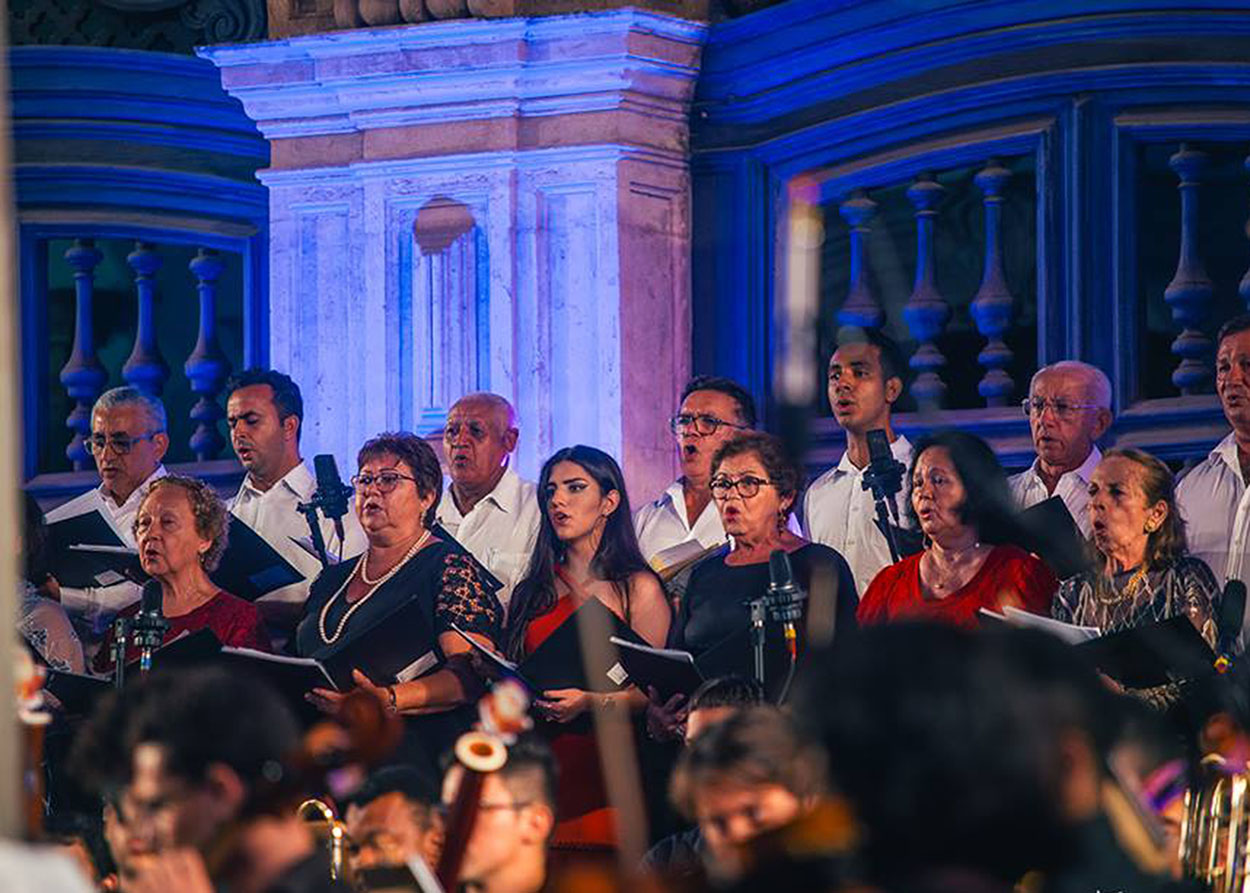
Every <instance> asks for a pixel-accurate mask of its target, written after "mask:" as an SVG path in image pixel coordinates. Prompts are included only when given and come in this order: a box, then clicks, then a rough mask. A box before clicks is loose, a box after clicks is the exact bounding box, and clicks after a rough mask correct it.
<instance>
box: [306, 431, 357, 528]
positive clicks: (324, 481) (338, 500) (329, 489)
mask: <svg viewBox="0 0 1250 893" xmlns="http://www.w3.org/2000/svg"><path fill="white" fill-rule="evenodd" d="M313 468H315V469H316V471H317V492H316V493H315V494H314V495H313V501H314V502H315V503H316V504H317V506H318V507H319V508H320V509H321V513H322V514H323V515H325V516H326V517H327V518H329V519H330V520H332V521H333V522H334V532H335V533H336V534H338V538H339V544H340V547H341V546H342V543H343V516H344V515H346V514H347V500H348V497H350V496H351V493H352V489H351V487H348V486H346V485H345V484H344V483H343V479H342V478H340V477H339V466H338V463H337V462H335V461H334V457H333V456H331V455H329V454H328V453H322V454H321V455H319V456H313Z"/></svg>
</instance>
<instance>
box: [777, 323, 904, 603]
mask: <svg viewBox="0 0 1250 893" xmlns="http://www.w3.org/2000/svg"><path fill="white" fill-rule="evenodd" d="M828 394H829V408H830V409H832V410H833V417H834V418H835V419H837V422H838V424H839V425H841V426H842V430H844V431H845V432H846V452H844V453H843V454H842V459H841V460H840V461H839V462H838V464H837V465H835V466H834V467H833V468H830V469H829V470H828V471H826V472H825V473H824V474H822V475H821V476H820V477H818V478H817V479H816V480H815V481H813V482H812V485H811V486H810V487H808V489H807V495H806V497H805V498H804V500H803V511H802V517H803V533H804V535H805V536H806V537H807V538H808V539H810V540H812V541H813V542H817V543H823V544H824V545H826V546H829V547H830V548H831V549H835V550H836V551H838V552H839V553H841V555H842V557H843V558H845V559H846V563H847V564H849V565H850V567H851V573H852V574H853V575H854V577H855V589H856V594H857V595H858V594H862V593H863V591H864V590H865V589H867V588H868V584H869V583H871V582H872V578H873V577H875V576H876V575H877V573H878V572H879V571H880V570H881V569H882V568H884V567H886V566H887V565H889V564H890V563H891V555H890V546H889V543H888V542H887V541H886V538H885V534H883V533H882V532H881V528H880V527H878V526H877V506H876V502H874V500H873V495H872V492H871V491H870V490H865V489H864V469H865V468H866V467H867V466H868V461H869V455H868V432H869V431H873V430H876V429H881V430H883V431H885V436H886V438H887V439H888V440H889V441H890V452H891V454H892V455H893V456H894V460H895V461H896V462H900V463H902V465H903V467H904V468H906V469H907V471H906V472H904V473H903V488H902V489H901V490H900V491H899V492H898V493H897V494H896V495H895V497H894V507H895V510H896V512H897V515H896V519H895V520H894V522H893V523H895V524H896V525H899V526H907V525H908V518H909V515H908V513H907V498H908V493H909V491H910V489H911V488H910V481H908V480H907V477H908V473H909V472H910V469H911V460H912V447H911V444H910V443H909V442H908V440H907V438H906V437H903V436H902V435H901V434H895V433H894V428H893V426H892V425H891V418H890V417H891V413H892V411H893V408H894V404H895V402H896V401H897V400H898V399H899V397H901V396H902V395H903V359H902V355H901V354H900V353H899V349H898V346H897V345H896V344H895V343H894V341H893V340H891V339H890V338H889V337H887V336H886V335H884V334H882V333H881V332H879V331H876V330H873V329H852V330H849V331H848V333H847V335H846V336H845V337H844V338H839V344H838V349H837V350H835V351H834V352H833V356H832V357H830V358H829V386H828Z"/></svg>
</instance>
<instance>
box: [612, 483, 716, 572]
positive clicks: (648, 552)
mask: <svg viewBox="0 0 1250 893" xmlns="http://www.w3.org/2000/svg"><path fill="white" fill-rule="evenodd" d="M634 531H635V532H636V533H637V534H638V547H639V548H640V549H641V550H642V557H643V558H645V559H647V562H648V563H650V562H651V561H652V559H654V558H655V556H656V555H658V554H659V553H660V552H663V551H664V550H665V549H669V548H672V547H673V546H676V545H680V544H681V543H685V542H688V541H691V540H693V541H696V542H697V543H698V544H699V545H700V546H702V547H703V548H704V549H711V548H712V547H713V546H719V545H720V544H722V543H724V542H725V541H726V540H728V539H729V537H728V536H726V535H725V528H724V527H723V526H721V523H720V512H719V511H717V509H716V502H715V500H710V501H709V502H708V504H707V505H706V506H704V507H703V511H702V512H701V513H700V514H699V517H698V518H697V519H695V522H694V524H693V525H692V524H691V523H690V519H689V518H688V517H687V516H686V493H685V490H684V489H683V488H682V485H681V481H673V483H672V484H670V485H669V487H668V489H667V490H665V491H664V492H663V493H662V494H660V498H659V499H657V500H655V502H649V503H647V504H646V505H644V506H643V507H642V508H640V509H638V511H636V512H634Z"/></svg>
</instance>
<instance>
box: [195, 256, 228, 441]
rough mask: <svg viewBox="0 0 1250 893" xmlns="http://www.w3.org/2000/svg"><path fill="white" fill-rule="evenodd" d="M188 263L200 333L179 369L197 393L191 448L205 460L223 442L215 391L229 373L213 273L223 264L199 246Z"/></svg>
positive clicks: (216, 274) (215, 279)
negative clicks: (219, 329)
mask: <svg viewBox="0 0 1250 893" xmlns="http://www.w3.org/2000/svg"><path fill="white" fill-rule="evenodd" d="M188 266H189V267H190V269H191V272H192V274H194V276H195V278H196V279H197V280H198V284H197V286H196V289H197V290H198V291H199V293H200V336H199V340H197V341H196V342H195V350H193V351H192V352H191V356H189V357H187V361H186V363H185V364H184V365H183V369H185V370H186V373H187V379H188V380H189V381H190V382H191V390H192V391H193V392H194V393H196V394H198V395H199V397H200V399H199V400H198V401H197V402H196V404H195V406H193V407H192V408H191V421H193V422H195V431H194V433H192V435H191V452H193V453H194V454H195V459H196V461H197V462H206V461H208V460H209V459H215V458H216V457H217V454H218V453H220V452H221V449H222V447H224V446H225V445H226V440H225V438H224V437H222V435H221V432H220V431H218V430H217V422H218V420H220V419H221V418H222V417H224V416H225V414H226V413H225V410H223V409H222V408H221V406H220V405H219V404H218V403H217V395H218V394H219V393H220V392H221V389H222V386H223V385H224V384H225V383H226V376H227V375H229V374H230V362H229V361H228V360H227V359H226V355H225V353H223V352H222V349H221V345H219V344H218V343H217V277H218V276H220V275H221V271H222V270H223V269H224V268H225V264H224V263H223V262H222V260H221V257H220V256H219V255H218V254H217V252H216V251H213V250H212V249H209V248H201V249H200V250H199V252H198V253H197V254H196V255H195V257H193V258H192V259H191V263H190V264H189V265H188Z"/></svg>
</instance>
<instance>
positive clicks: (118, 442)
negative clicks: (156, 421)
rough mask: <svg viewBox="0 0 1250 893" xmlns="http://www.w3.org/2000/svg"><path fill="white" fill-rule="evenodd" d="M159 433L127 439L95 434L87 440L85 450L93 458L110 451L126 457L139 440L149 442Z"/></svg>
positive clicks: (149, 433) (120, 435)
mask: <svg viewBox="0 0 1250 893" xmlns="http://www.w3.org/2000/svg"><path fill="white" fill-rule="evenodd" d="M160 433H162V432H160V431H150V432H148V433H147V434H141V435H139V436H138V437H127V436H126V435H124V434H114V435H113V436H112V437H105V436H104V435H103V434H95V435H92V436H91V437H88V438H87V441H86V444H85V445H86V447H87V450H88V451H89V452H90V453H91V454H92V455H94V456H103V455H104V451H105V450H108V449H111V450H112V451H113V452H114V453H116V454H117V455H119V456H125V455H127V454H128V453H129V452H130V451H131V450H132V449H134V445H135V444H136V443H138V442H139V441H141V440H151V439H152V438H154V437H155V436H156V435H158V434H160Z"/></svg>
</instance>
